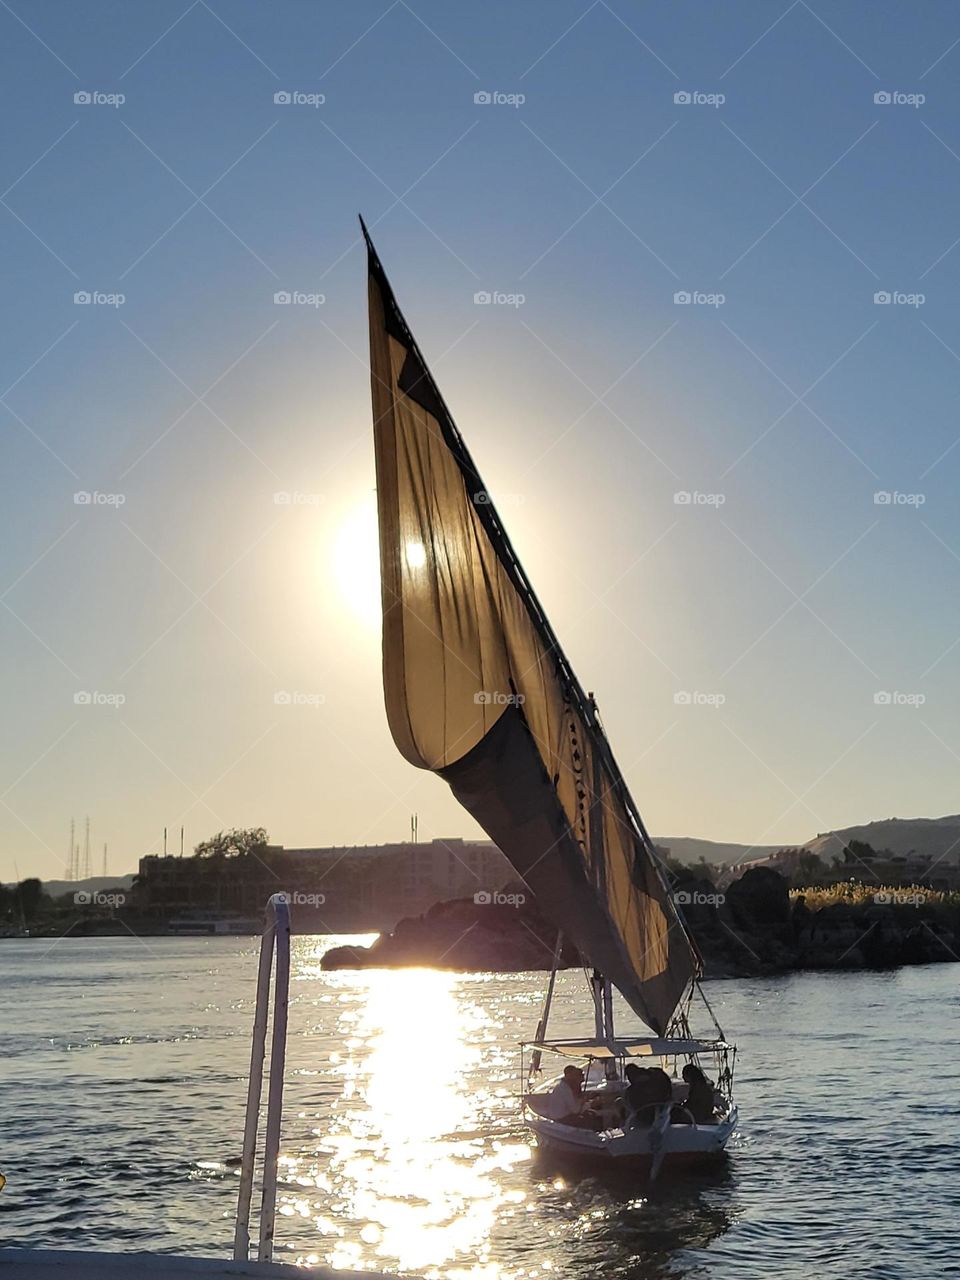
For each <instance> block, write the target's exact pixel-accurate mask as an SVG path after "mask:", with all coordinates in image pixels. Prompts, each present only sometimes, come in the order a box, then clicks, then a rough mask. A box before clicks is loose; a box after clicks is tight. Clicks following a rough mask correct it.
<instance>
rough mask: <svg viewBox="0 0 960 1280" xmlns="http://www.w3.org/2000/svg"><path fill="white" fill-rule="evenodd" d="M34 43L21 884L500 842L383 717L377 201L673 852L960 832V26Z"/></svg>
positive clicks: (66, 34)
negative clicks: (212, 844)
mask: <svg viewBox="0 0 960 1280" xmlns="http://www.w3.org/2000/svg"><path fill="white" fill-rule="evenodd" d="M0 28H2V42H0V48H2V53H0V58H2V61H3V76H2V80H0V94H2V97H3V110H4V114H5V119H6V121H7V124H8V130H7V135H8V137H7V145H6V147H5V150H4V158H3V172H2V175H0V189H2V190H3V191H4V194H3V203H2V205H0V227H2V236H0V255H2V266H3V278H4V282H5V299H6V308H7V321H8V323H7V325H6V326H5V334H6V340H5V342H4V343H3V346H2V348H0V384H2V385H0V389H2V390H3V392H4V394H3V396H2V409H3V432H2V437H0V439H2V483H3V489H4V492H3V503H4V513H5V535H6V536H5V537H4V539H3V541H2V545H0V597H2V601H3V604H4V608H3V609H0V637H2V644H3V651H4V655H5V661H4V663H3V667H2V675H0V680H2V697H3V705H4V708H5V715H6V723H7V732H6V733H5V734H4V735H3V739H2V747H0V752H2V754H0V766H2V777H3V779H4V781H3V784H2V787H0V791H2V792H3V801H2V807H0V874H3V875H5V876H7V877H11V876H12V875H13V874H14V871H15V868H16V870H18V871H19V873H20V875H26V874H39V875H43V876H45V877H54V876H59V875H60V874H62V870H63V868H62V862H63V860H64V858H65V857H66V847H67V831H68V824H69V819H70V817H71V816H74V817H76V818H77V819H78V821H80V820H82V818H83V816H84V815H86V814H89V815H90V817H91V823H92V830H93V841H94V846H95V848H96V850H97V851H99V848H100V845H101V844H102V843H103V842H104V841H107V842H108V843H109V845H110V850H111V852H110V863H111V866H112V868H113V869H114V870H117V871H120V870H128V869H132V868H133V866H134V865H135V861H136V859H137V858H138V857H139V856H140V855H141V854H143V853H145V852H148V851H156V849H157V848H158V846H159V841H160V840H161V835H162V828H163V826H164V825H168V826H169V827H171V829H173V828H179V826H180V825H181V823H182V824H183V825H184V826H185V828H186V839H187V843H188V844H193V843H195V842H196V841H198V840H199V839H201V838H203V837H204V836H206V835H208V834H210V833H211V832H212V831H215V830H217V829H219V828H221V827H223V826H228V825H235V824H236V825H248V824H261V823H262V824H263V825H265V826H266V827H267V828H268V830H269V831H270V833H271V836H272V837H273V838H274V839H275V840H276V841H278V842H282V843H285V844H288V845H293V844H304V843H316V844H326V843H354V842H375V841H380V840H384V839H393V838H399V837H401V836H402V835H404V834H405V832H406V831H407V830H408V825H409V815H410V812H411V811H413V810H417V811H418V812H419V814H420V835H421V838H425V837H426V838H430V837H433V836H436V835H451V834H457V833H462V834H474V833H475V832H474V829H473V828H472V827H471V825H470V823H469V822H468V820H467V819H466V817H465V816H461V814H460V812H459V810H458V808H457V806H456V805H455V803H454V802H453V800H452V799H451V798H450V797H449V795H448V793H447V791H446V788H445V787H444V786H443V784H442V783H440V782H439V781H437V780H436V779H434V778H432V777H430V776H428V775H420V774H418V773H417V772H416V771H414V770H411V769H410V768H409V767H408V766H407V765H406V764H405V763H404V762H403V761H401V760H400V758H399V756H398V755H397V754H396V752H395V750H394V748H393V746H392V744H391V742H390V739H389V735H388V732H387V729H386V723H385V718H384V715H383V711H382V698H381V691H380V683H379V656H378V648H379V638H378V635H377V632H376V627H375V625H374V624H373V622H372V621H371V602H372V601H375V594H373V593H375V573H376V569H375V551H374V542H373V538H372V527H373V526H372V516H373V506H372V501H373V462H372V442H371V438H370V411H369V390H368V375H367V372H366V368H365V363H366V317H365V304H366V300H365V278H364V261H363V255H362V253H361V249H360V245H359V243H358V231H357V225H356V214H357V212H358V211H362V212H363V213H364V216H365V217H366V219H367V221H368V223H369V225H370V227H371V231H372V234H373V236H374V239H375V240H376V242H377V245H378V249H379V251H380V254H381V257H382V258H383V261H384V263H385V265H386V267H387V270H388V272H389V274H390V275H391V278H392V281H393V284H394V287H395V289H396V291H397V294H398V297H399V299H400V302H401V305H402V306H403V307H404V309H405V311H406V313H407V316H408V319H409V320H410V322H411V324H412V326H413V328H414V331H415V332H416V334H417V336H418V339H419V341H420V345H421V347H422V348H423V350H424V352H425V354H426V355H427V358H428V360H430V361H431V363H432V365H433V368H434V372H435V374H436V377H437V380H438V382H439V383H440V385H441V387H442V388H443V390H444V393H445V396H446V399H447V401H448V403H449V404H450V406H451V408H452V409H453V411H454V413H455V415H456V416H457V418H458V421H459V424H460V426H461V429H462V430H463V431H464V433H465V435H466V436H467V439H468V441H469V443H470V447H471V450H472V451H473V453H474V456H475V458H476V460H477V462H478V464H479V465H480V467H481V469H482V470H483V472H484V475H485V477H486V480H487V484H488V487H489V489H490V490H491V492H492V493H493V495H494V497H495V498H496V499H497V500H498V501H499V503H500V505H501V511H502V514H503V516H504V518H505V520H506V522H507V525H508V528H509V529H510V531H511V534H512V536H513V539H514V542H515V544H516V545H517V548H518V550H519V551H520V554H521V556H522V557H523V559H524V562H525V564H526V567H527V569H528V572H529V574H530V576H531V577H532V579H533V580H534V582H535V584H536V585H537V588H538V591H539V593H540V595H541V598H542V599H543V601H544V603H545V604H546V606H547V608H548V610H549V612H550V614H551V617H552V620H553V623H554V626H555V628H556V629H557V630H558V632H559V634H560V636H561V638H562V639H563V641H564V643H565V645H566V647H567V649H568V652H569V654H570V657H571V658H572V660H573V662H574V665H575V667H576V668H577V670H578V673H579V674H580V677H581V679H582V681H583V683H584V684H585V686H586V687H588V688H591V689H594V690H595V691H596V694H597V697H598V700H599V703H600V706H601V710H602V711H603V713H604V716H605V719H606V722H607V725H608V729H609V732H610V734H611V738H612V740H613V743H614V746H615V748H616V750H617V752H618V755H619V757H620V760H621V763H622V765H623V767H624V769H625V771H626V773H627V776H628V779H629V781H630V783H631V786H632V788H633V790H634V793H635V795H636V798H637V800H638V802H639V804H640V807H641V810H642V811H643V812H644V814H645V816H646V818H647V822H648V825H649V826H650V828H651V829H652V830H653V831H654V832H655V833H657V834H662V835H669V834H674V835H680V834H687V835H699V836H705V837H712V838H715V839H730V840H743V841H753V842H756V843H764V844H770V843H777V842H783V843H795V842H799V841H801V840H804V839H806V838H808V837H810V836H812V835H813V834H814V833H816V832H817V831H821V830H826V829H828V828H831V827H836V826H843V825H847V824H850V823H855V822H861V821H867V820H869V819H871V818H877V817H883V816H889V815H891V814H898V815H901V816H907V815H916V814H925V815H938V814H942V813H947V812H951V811H954V810H956V809H957V807H958V806H957V802H956V790H955V778H956V774H957V763H958V759H960V734H958V732H957V729H956V707H957V699H958V693H960V689H958V677H957V662H958V656H960V644H958V643H957V641H958V637H960V593H958V591H957V586H958V581H960V513H958V509H957V504H956V501H955V497H954V495H955V491H956V487H957V475H958V468H960V448H958V447H955V446H956V444H957V440H958V438H960V422H958V419H957V413H956V409H955V405H956V403H957V393H958V390H960V319H958V312H957V308H956V305H955V303H956V297H957V292H958V289H960V245H957V244H956V242H957V237H958V235H960V230H958V227H957V222H956V217H955V209H956V207H957V201H958V198H960V112H958V110H957V107H958V101H960V89H958V88H957V76H956V72H957V67H958V63H960V43H957V42H958V41H960V14H958V12H957V11H956V9H955V7H954V6H951V5H948V4H940V3H927V4H925V5H924V6H923V7H922V9H915V8H914V7H912V6H909V5H906V4H894V3H885V4H883V5H877V4H865V3H856V4H854V3H842V2H841V3H834V4H832V5H830V6H825V5H818V6H812V5H808V4H806V3H805V2H804V0H797V2H796V3H794V4H789V5H788V4H787V3H784V4H783V6H782V7H781V5H780V4H772V3H763V4H760V3H748V2H737V3H730V4H726V5H723V6H705V5H703V4H697V3H690V4H688V3H670V4H666V3H663V4H656V3H654V4H643V5H636V4H632V5H628V4H626V3H624V2H623V0H619V3H613V2H611V3H610V4H607V3H606V2H605V0H598V2H597V3H594V4H590V3H589V2H588V0H578V2H577V3H572V2H570V3H568V2H567V0H556V2H555V3H551V4H546V3H528V4H526V5H524V6H516V5H510V4H504V3H494V4H489V5H485V6H482V7H480V8H478V7H477V6H467V5H463V4H456V5H451V4H440V3H436V2H435V0H417V3H416V4H408V3H406V0H398V2H397V3H393V4H390V3H388V0H378V2H377V3H367V2H366V0H362V2H360V3H355V4H353V5H350V6H334V5H329V4H321V3H316V2H311V3H305V2H300V0H282V2H281V3H278V4H274V5H269V6H267V5H262V4H256V3H252V2H249V0H232V3H230V4H229V5H227V4H225V3H224V0H219V2H216V0H211V2H210V3H209V4H208V3H205V0H197V3H194V4H192V5H190V6H189V7H188V6H187V5H186V4H185V2H184V0H180V2H178V3H166V2H165V0H164V2H162V3H154V4H151V5H148V6H147V5H144V6H133V5H129V4H122V3H119V2H118V3H101V2H98V0H91V2H90V3H87V4H85V5H83V6H75V5H72V4H68V3H56V2H53V0H42V2H41V3H37V4H33V5H29V6H28V5H26V4H24V3H21V4H19V5H18V4H17V3H13V4H11V5H9V6H8V5H6V4H4V5H3V6H2V8H0ZM77 94H81V95H83V94H87V95H90V96H91V97H92V98H94V100H93V101H90V102H84V101H79V102H77V101H75V95H77ZM277 94H281V95H283V94H287V95H290V96H291V97H292V98H294V99H295V100H293V101H290V102H283V101H280V102H275V100H274V99H275V95H277ZM477 94H481V95H483V94H486V95H491V96H493V97H494V100H493V101H489V102H483V101H480V102H477V101H475V95H477ZM116 95H122V96H123V99H124V100H123V101H122V102H120V103H118V104H117V103H116ZM317 95H323V99H324V100H323V102H322V103H320V104H318V105H313V102H314V101H316V99H317ZM677 95H680V99H679V100H677ZM684 95H686V96H688V97H689V98H690V99H691V100H690V101H684V100H683V96H684ZM876 95H881V97H880V100H879V101H878V100H876ZM884 95H886V96H887V97H888V98H890V99H891V100H890V101H884V100H883V96H884ZM520 99H522V100H520ZM282 291H286V292H292V293H296V294H299V295H304V296H306V295H322V298H323V301H322V303H319V302H317V305H310V304H309V303H308V302H300V303H292V304H288V305H283V304H276V303H275V301H274V295H275V294H276V293H278V292H282ZM84 293H87V294H94V295H97V296H98V299H99V300H97V301H94V302H90V303H86V304H84V303H77V302H75V300H74V298H75V295H76V294H84ZM478 293H480V294H483V293H488V294H494V295H498V296H500V297H501V298H510V299H512V301H502V300H501V301H497V302H493V303H490V304H486V305H484V304H482V303H481V304H478V303H477V302H476V301H475V295H476V294H478ZM684 294H689V295H692V296H693V298H694V301H691V302H689V303H684V302H682V301H680V302H678V301H676V300H675V295H681V296H682V295H684ZM878 294H879V295H882V296H884V295H889V296H891V298H892V300H891V301H889V302H886V303H885V302H882V301H881V302H877V301H875V295H878ZM116 295H122V296H123V301H122V303H118V300H117V298H116ZM520 299H522V300H520ZM315 300H316V299H315ZM78 493H90V494H94V495H98V496H97V497H96V498H95V499H94V500H93V501H91V502H89V503H82V502H77V501H75V496H74V495H75V494H78ZM878 493H879V494H891V495H894V497H893V498H892V499H891V501H889V502H884V501H877V500H876V495H877V494H878ZM277 494H286V495H291V496H290V497H289V500H288V501H286V502H284V501H279V502H278V501H277V500H276V495H277ZM678 494H691V495H693V497H692V499H691V501H690V502H687V503H684V502H683V501H678V500H677V495H678ZM955 645H956V647H953V646H955ZM78 694H79V695H84V694H90V695H91V698H90V701H89V702H84V701H79V702H78V701H77V700H76V699H77V696H78ZM278 694H280V695H281V700H280V701H277V695H278ZM285 694H290V695H291V697H290V700H289V701H284V700H282V695H285ZM884 695H890V696H889V698H887V699H885V698H884ZM878 696H879V701H878V700H877V699H878ZM121 698H122V699H123V701H122V702H121V701H120V699H121ZM97 856H98V857H99V852H98V855H97ZM95 861H96V860H95Z"/></svg>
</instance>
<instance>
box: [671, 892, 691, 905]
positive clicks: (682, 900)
mask: <svg viewBox="0 0 960 1280" xmlns="http://www.w3.org/2000/svg"><path fill="white" fill-rule="evenodd" d="M673 900H674V902H675V903H676V904H677V906H678V907H688V906H689V905H690V901H691V899H690V893H689V890H687V889H678V890H677V892H676V893H675V894H674V895H673Z"/></svg>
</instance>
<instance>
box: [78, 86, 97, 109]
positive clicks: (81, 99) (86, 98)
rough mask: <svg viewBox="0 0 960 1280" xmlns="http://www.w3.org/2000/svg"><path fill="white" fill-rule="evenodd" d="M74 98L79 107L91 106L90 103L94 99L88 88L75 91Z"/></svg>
mask: <svg viewBox="0 0 960 1280" xmlns="http://www.w3.org/2000/svg"><path fill="white" fill-rule="evenodd" d="M73 100H74V102H75V103H76V105H77V106H78V107H89V105H90V103H91V102H92V101H93V99H92V98H91V96H90V94H89V93H88V92H87V91H86V89H81V90H80V91H79V92H78V93H75V94H74V95H73Z"/></svg>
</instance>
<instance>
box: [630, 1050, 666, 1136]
mask: <svg viewBox="0 0 960 1280" xmlns="http://www.w3.org/2000/svg"><path fill="white" fill-rule="evenodd" d="M624 1075H625V1076H626V1078H627V1091H626V1093H625V1095H624V1099H625V1101H626V1104H627V1110H628V1112H631V1113H632V1114H633V1115H634V1116H635V1118H636V1123H637V1124H640V1125H650V1124H653V1122H654V1120H655V1119H656V1116H657V1109H658V1108H659V1107H660V1106H662V1105H663V1103H665V1102H670V1101H671V1100H672V1098H673V1089H672V1087H671V1085H670V1077H669V1076H668V1075H667V1073H666V1072H665V1071H662V1070H661V1069H660V1068H659V1067H638V1066H637V1064H636V1063H635V1062H630V1063H628V1064H627V1066H626V1068H625V1070H624Z"/></svg>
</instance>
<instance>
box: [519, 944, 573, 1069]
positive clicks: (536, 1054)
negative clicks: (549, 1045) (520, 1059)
mask: <svg viewBox="0 0 960 1280" xmlns="http://www.w3.org/2000/svg"><path fill="white" fill-rule="evenodd" d="M562 954H563V930H562V929H561V930H558V931H557V941H556V944H555V946H554V948H553V964H552V965H551V966H550V981H549V982H548V983H547V994H546V995H545V996H544V998H543V1012H542V1013H541V1015H540V1021H539V1022H538V1023H537V1033H536V1035H535V1036H534V1039H535V1040H536V1041H537V1043H538V1044H539V1042H540V1041H541V1040H542V1039H543V1038H544V1036H545V1035H546V1034H547V1022H548V1021H549V1019H550V1006H551V1005H552V1004H553V988H554V986H555V984H556V981H557V970H558V969H559V968H560V958H561V956H562ZM541 1056H542V1055H541V1052H540V1050H539V1049H534V1051H533V1055H532V1057H531V1058H530V1078H531V1079H532V1078H533V1077H534V1076H535V1075H536V1074H537V1072H538V1071H539V1070H540V1059H541ZM520 1075H521V1080H522V1077H523V1068H522V1065H521V1070H520Z"/></svg>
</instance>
